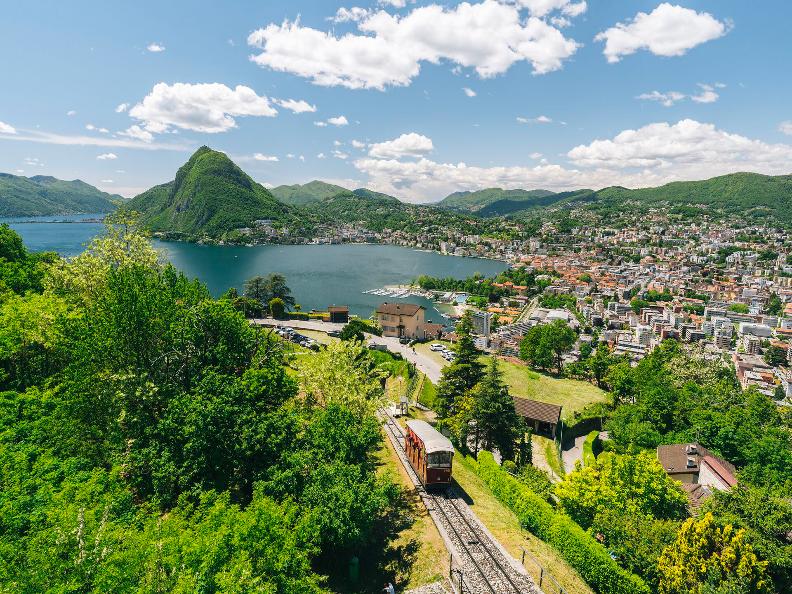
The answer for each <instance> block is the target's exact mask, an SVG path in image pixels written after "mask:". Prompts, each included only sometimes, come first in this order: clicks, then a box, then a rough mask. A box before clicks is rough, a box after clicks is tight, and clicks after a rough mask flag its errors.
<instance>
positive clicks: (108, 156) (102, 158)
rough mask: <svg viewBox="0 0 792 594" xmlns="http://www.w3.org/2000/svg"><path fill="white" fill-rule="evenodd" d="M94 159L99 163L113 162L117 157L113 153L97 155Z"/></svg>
mask: <svg viewBox="0 0 792 594" xmlns="http://www.w3.org/2000/svg"><path fill="white" fill-rule="evenodd" d="M96 158H97V159H99V160H100V161H115V160H116V159H118V155H116V154H115V153H102V154H101V155H98V156H97V157H96Z"/></svg>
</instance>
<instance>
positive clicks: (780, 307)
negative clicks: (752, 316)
mask: <svg viewBox="0 0 792 594" xmlns="http://www.w3.org/2000/svg"><path fill="white" fill-rule="evenodd" d="M765 311H766V312H767V313H768V314H769V315H771V316H780V315H781V313H782V312H783V311H784V304H783V302H782V301H781V298H780V297H779V296H778V295H777V294H776V293H770V299H768V300H767V305H766V306H765Z"/></svg>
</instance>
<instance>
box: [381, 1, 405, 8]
mask: <svg viewBox="0 0 792 594" xmlns="http://www.w3.org/2000/svg"><path fill="white" fill-rule="evenodd" d="M378 4H379V5H380V6H393V8H404V7H405V6H407V0H379V2H378Z"/></svg>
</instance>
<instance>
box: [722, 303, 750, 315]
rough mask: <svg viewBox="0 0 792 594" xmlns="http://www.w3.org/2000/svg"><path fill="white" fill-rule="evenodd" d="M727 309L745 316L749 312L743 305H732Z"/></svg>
mask: <svg viewBox="0 0 792 594" xmlns="http://www.w3.org/2000/svg"><path fill="white" fill-rule="evenodd" d="M727 309H728V310H729V311H733V312H734V313H739V314H747V313H748V311H749V309H748V306H747V305H746V304H745V303H732V304H731V305H730V306H729V307H728V308H727Z"/></svg>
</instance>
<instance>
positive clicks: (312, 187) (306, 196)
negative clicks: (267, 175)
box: [270, 179, 348, 206]
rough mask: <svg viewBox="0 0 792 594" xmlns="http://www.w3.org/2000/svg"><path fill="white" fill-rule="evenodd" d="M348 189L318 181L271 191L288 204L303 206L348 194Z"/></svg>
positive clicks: (279, 187)
mask: <svg viewBox="0 0 792 594" xmlns="http://www.w3.org/2000/svg"><path fill="white" fill-rule="evenodd" d="M347 191H348V190H347V189H346V188H342V187H341V186H337V185H335V184H328V183H326V182H323V181H319V180H318V179H315V180H313V181H312V182H308V183H307V184H294V185H291V186H277V187H275V188H272V189H271V190H270V193H271V194H272V195H273V196H274V197H275V198H277V199H278V200H280V201H281V202H284V203H286V204H291V205H295V206H302V205H305V204H310V203H311V202H319V201H320V200H323V199H325V198H329V197H330V196H334V195H336V194H340V193H341V192H347Z"/></svg>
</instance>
